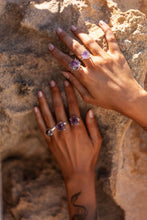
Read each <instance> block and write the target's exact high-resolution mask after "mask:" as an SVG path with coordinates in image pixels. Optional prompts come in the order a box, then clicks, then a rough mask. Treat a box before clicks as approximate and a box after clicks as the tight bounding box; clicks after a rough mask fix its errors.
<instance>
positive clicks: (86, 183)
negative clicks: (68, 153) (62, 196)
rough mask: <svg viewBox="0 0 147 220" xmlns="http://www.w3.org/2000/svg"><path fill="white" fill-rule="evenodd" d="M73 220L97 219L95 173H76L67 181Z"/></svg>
mask: <svg viewBox="0 0 147 220" xmlns="http://www.w3.org/2000/svg"><path fill="white" fill-rule="evenodd" d="M65 185H66V190H67V196H68V204H69V212H70V219H71V220H74V219H76V220H81V219H82V220H97V219H98V215H97V208H96V193H95V175H94V173H93V174H90V173H88V174H87V175H75V176H74V177H72V179H71V180H70V181H68V182H67V183H65Z"/></svg>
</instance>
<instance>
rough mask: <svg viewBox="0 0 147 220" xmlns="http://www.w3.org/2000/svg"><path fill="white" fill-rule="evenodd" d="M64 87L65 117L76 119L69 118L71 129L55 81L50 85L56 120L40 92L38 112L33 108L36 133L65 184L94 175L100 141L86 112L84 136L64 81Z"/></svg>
mask: <svg viewBox="0 0 147 220" xmlns="http://www.w3.org/2000/svg"><path fill="white" fill-rule="evenodd" d="M64 85H65V92H66V96H67V104H68V109H69V117H70V118H71V117H72V116H76V118H75V117H73V118H72V122H73V125H71V123H69V120H68V117H67V115H66V113H65V110H64V106H63V102H62V98H61V94H60V92H59V88H58V86H57V84H56V83H55V81H51V93H52V101H53V108H54V111H55V116H56V119H55V118H54V117H53V115H52V113H51V111H50V108H49V106H48V104H47V101H46V98H45V95H44V93H43V92H42V91H39V93H38V97H39V105H40V109H39V108H38V107H35V108H34V110H35V114H36V118H37V121H38V124H39V126H40V129H41V130H42V132H43V134H44V136H45V138H46V140H47V143H48V145H49V148H50V150H51V151H52V153H53V155H54V157H55V158H56V160H57V162H58V164H59V166H60V168H61V170H62V173H63V176H64V179H65V180H68V179H70V178H72V177H73V176H74V175H88V174H94V171H95V165H96V161H97V158H98V154H99V150H100V146H101V142H102V139H101V136H100V133H99V131H98V127H97V123H96V120H95V118H94V115H93V111H92V110H89V111H88V113H87V115H86V125H87V129H88V132H87V130H86V127H85V125H84V123H83V121H82V119H81V117H80V111H79V107H78V103H77V99H76V96H75V93H74V90H73V88H72V86H71V85H70V84H69V82H68V81H65V82H64ZM76 119H77V120H78V119H79V121H76ZM60 122H62V123H60ZM64 122H65V123H64ZM76 122H77V123H76ZM56 123H57V124H56ZM63 123H64V124H63ZM53 127H54V128H55V130H54V131H53V134H52V136H50V137H49V136H47V134H46V130H47V129H51V128H53ZM88 133H89V134H88Z"/></svg>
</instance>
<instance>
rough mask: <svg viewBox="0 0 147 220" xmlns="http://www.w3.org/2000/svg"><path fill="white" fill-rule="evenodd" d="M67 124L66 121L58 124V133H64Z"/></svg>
mask: <svg viewBox="0 0 147 220" xmlns="http://www.w3.org/2000/svg"><path fill="white" fill-rule="evenodd" d="M66 124H67V123H66V122H65V121H64V122H63V121H60V122H58V124H57V125H56V128H57V130H58V131H64V130H65V125H66Z"/></svg>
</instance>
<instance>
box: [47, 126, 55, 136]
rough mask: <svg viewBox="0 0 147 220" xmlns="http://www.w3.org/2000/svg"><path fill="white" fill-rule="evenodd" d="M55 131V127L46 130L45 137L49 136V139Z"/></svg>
mask: <svg viewBox="0 0 147 220" xmlns="http://www.w3.org/2000/svg"><path fill="white" fill-rule="evenodd" d="M55 129H56V125H55V126H54V127H52V128H50V129H47V130H46V135H47V136H49V137H51V136H53V132H54V130H55Z"/></svg>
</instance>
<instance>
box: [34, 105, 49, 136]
mask: <svg viewBox="0 0 147 220" xmlns="http://www.w3.org/2000/svg"><path fill="white" fill-rule="evenodd" d="M34 112H35V116H36V119H37V122H38V125H39V127H40V130H41V131H42V133H43V134H44V135H45V132H46V125H45V123H44V120H43V118H42V115H41V112H40V110H39V108H38V107H37V106H35V107H34ZM45 136H46V135H45Z"/></svg>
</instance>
